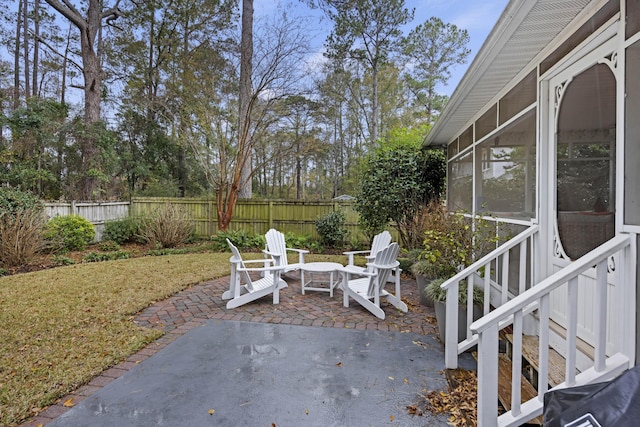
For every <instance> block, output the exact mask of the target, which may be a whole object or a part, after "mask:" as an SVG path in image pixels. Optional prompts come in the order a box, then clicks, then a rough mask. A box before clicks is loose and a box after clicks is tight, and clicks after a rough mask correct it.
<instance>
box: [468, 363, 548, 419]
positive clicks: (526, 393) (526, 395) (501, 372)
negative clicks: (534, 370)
mask: <svg viewBox="0 0 640 427" xmlns="http://www.w3.org/2000/svg"><path fill="white" fill-rule="evenodd" d="M473 357H475V358H476V360H477V359H478V353H476V352H475V351H474V352H473ZM512 370H513V364H512V363H511V359H510V358H509V356H507V355H506V354H504V353H499V354H498V402H499V403H500V405H501V406H502V408H504V410H505V411H509V410H511V372H512ZM537 395H538V392H537V391H536V389H535V388H534V387H533V386H532V385H531V383H530V382H529V380H528V379H527V378H526V377H525V376H524V375H522V374H521V377H520V400H521V402H526V401H528V400H530V399H533V398H534V397H536V396H537ZM525 425H542V417H541V416H540V417H536V418H534V419H532V420H529V421H528V422H527V423H526V424H525Z"/></svg>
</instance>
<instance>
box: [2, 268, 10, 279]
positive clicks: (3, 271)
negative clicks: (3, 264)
mask: <svg viewBox="0 0 640 427" xmlns="http://www.w3.org/2000/svg"><path fill="white" fill-rule="evenodd" d="M7 274H9V270H5V269H4V268H0V277H2V276H6V275H7Z"/></svg>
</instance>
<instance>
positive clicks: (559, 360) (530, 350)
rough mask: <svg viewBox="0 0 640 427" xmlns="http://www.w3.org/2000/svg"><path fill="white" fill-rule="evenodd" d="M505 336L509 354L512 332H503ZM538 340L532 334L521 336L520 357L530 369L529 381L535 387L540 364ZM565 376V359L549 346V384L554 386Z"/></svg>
mask: <svg viewBox="0 0 640 427" xmlns="http://www.w3.org/2000/svg"><path fill="white" fill-rule="evenodd" d="M505 338H506V340H507V342H508V343H509V345H508V346H507V352H508V354H509V355H511V345H512V344H513V334H505ZM539 348H540V344H539V340H538V337H537V336H534V335H523V336H522V357H523V358H524V359H525V360H526V362H527V365H528V368H529V369H530V370H531V372H530V378H531V382H532V383H533V384H534V385H535V386H536V387H537V385H538V371H539V370H540V366H539V365H538V356H539V351H538V350H539ZM564 377H565V359H564V357H562V356H561V355H560V353H558V352H557V351H555V350H554V349H552V348H549V378H548V381H549V386H550V387H555V386H557V385H558V384H562V383H563V382H564Z"/></svg>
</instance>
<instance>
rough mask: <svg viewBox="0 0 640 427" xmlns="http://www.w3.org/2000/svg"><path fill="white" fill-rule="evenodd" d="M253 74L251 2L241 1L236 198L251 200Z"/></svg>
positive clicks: (249, 0) (248, 0)
mask: <svg viewBox="0 0 640 427" xmlns="http://www.w3.org/2000/svg"><path fill="white" fill-rule="evenodd" d="M252 73H253V0H242V38H241V41H240V97H239V114H238V154H239V156H240V157H241V158H242V161H241V162H238V163H239V165H238V166H239V167H241V174H240V183H239V194H238V197H240V198H244V199H249V198H251V193H252V188H251V167H252V161H251V151H252V147H251V145H252V144H251V105H250V104H251V93H252V89H253V88H252V82H251V74H252Z"/></svg>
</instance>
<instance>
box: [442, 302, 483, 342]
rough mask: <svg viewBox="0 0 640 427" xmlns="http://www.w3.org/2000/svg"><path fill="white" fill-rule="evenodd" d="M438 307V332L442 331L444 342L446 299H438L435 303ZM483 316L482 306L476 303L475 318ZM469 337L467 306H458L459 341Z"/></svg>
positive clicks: (474, 308)
mask: <svg viewBox="0 0 640 427" xmlns="http://www.w3.org/2000/svg"><path fill="white" fill-rule="evenodd" d="M434 306H435V309H436V320H437V321H438V332H439V333H440V341H442V343H443V344H444V339H445V336H444V334H445V331H446V330H447V324H446V305H445V302H444V301H436V302H435V303H434ZM481 317H482V306H480V305H478V304H475V305H474V306H473V320H478V319H479V318H481ZM466 338H467V306H466V305H459V306H458V342H460V341H463V340H465V339H466Z"/></svg>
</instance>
